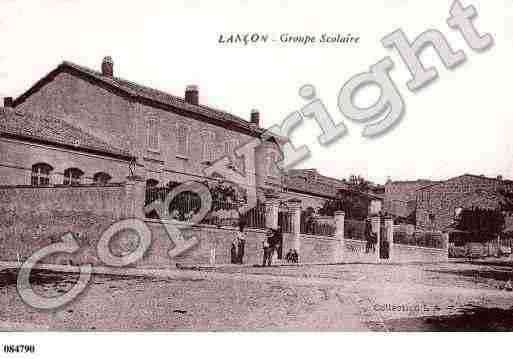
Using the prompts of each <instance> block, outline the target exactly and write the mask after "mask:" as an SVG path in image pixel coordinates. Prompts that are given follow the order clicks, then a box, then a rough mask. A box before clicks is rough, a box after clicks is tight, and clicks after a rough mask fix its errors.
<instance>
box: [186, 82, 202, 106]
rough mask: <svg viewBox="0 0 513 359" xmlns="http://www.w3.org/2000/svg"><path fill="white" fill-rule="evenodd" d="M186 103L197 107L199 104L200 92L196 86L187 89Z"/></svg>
mask: <svg viewBox="0 0 513 359" xmlns="http://www.w3.org/2000/svg"><path fill="white" fill-rule="evenodd" d="M185 102H187V103H190V104H191V105H197V104H198V103H199V90H198V86H196V85H189V86H187V87H186V88H185Z"/></svg>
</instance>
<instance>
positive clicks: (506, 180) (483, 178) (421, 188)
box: [417, 173, 513, 191]
mask: <svg viewBox="0 0 513 359" xmlns="http://www.w3.org/2000/svg"><path fill="white" fill-rule="evenodd" d="M460 177H474V178H478V179H482V180H488V181H496V182H500V183H502V184H508V185H511V184H513V181H511V180H509V179H502V178H497V177H486V176H482V175H475V174H471V173H465V174H462V175H459V176H455V177H451V178H449V179H447V180H445V181H436V182H435V183H432V184H429V185H427V186H422V187H420V188H417V191H423V190H425V189H428V188H432V187H435V186H437V185H441V184H444V183H445V182H448V181H451V180H454V179H456V178H460Z"/></svg>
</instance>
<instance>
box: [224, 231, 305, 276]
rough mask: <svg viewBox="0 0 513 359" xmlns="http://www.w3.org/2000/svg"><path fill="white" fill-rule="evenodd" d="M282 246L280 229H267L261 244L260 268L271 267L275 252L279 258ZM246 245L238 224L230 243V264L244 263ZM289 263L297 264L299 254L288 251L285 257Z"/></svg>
mask: <svg viewBox="0 0 513 359" xmlns="http://www.w3.org/2000/svg"><path fill="white" fill-rule="evenodd" d="M282 244H283V234H282V232H281V230H280V227H278V228H277V229H273V228H269V229H268V230H267V232H266V235H265V239H264V241H263V243H262V248H263V251H264V253H263V261H262V266H263V267H265V266H271V265H272V261H273V256H274V254H275V252H276V253H277V254H278V257H280V255H279V253H280V251H281V246H282ZM245 245H246V236H245V234H244V226H243V225H242V224H239V231H238V232H237V235H236V236H235V238H234V239H233V241H232V245H231V253H230V254H231V263H232V264H243V261H244V247H245ZM285 259H286V260H287V262H289V263H298V262H299V254H298V252H297V251H296V250H295V249H289V252H288V253H287V255H286V256H285Z"/></svg>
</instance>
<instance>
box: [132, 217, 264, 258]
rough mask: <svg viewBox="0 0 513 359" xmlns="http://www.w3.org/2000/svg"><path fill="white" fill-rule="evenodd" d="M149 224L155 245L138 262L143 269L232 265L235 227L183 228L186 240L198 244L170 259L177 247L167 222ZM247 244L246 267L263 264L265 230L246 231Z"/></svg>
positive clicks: (152, 221)
mask: <svg viewBox="0 0 513 359" xmlns="http://www.w3.org/2000/svg"><path fill="white" fill-rule="evenodd" d="M145 222H146V224H147V225H148V226H149V228H150V230H151V232H152V238H153V239H152V244H151V247H150V248H149V250H148V252H147V253H146V255H145V256H144V258H143V259H142V260H141V261H140V262H139V263H138V265H142V266H169V265H174V264H176V263H178V264H184V265H211V264H228V263H230V262H231V247H232V241H233V240H234V239H235V236H236V235H237V231H238V230H237V228H235V227H220V228H219V227H216V226H211V225H204V224H199V225H194V226H192V227H190V228H185V229H181V230H180V231H181V233H182V235H183V237H184V238H185V241H189V240H191V238H192V237H195V238H196V239H197V244H196V245H194V246H192V247H191V248H190V249H189V250H187V251H185V252H183V253H182V254H180V255H178V256H176V257H174V258H170V257H169V253H168V252H169V250H171V249H173V248H174V243H173V242H172V241H171V239H170V238H169V235H168V234H167V232H166V229H165V227H164V224H165V221H164V222H163V223H161V222H160V221H157V220H152V219H147V220H146V221H145ZM244 234H245V237H246V243H245V248H244V258H243V261H244V264H261V263H262V255H263V241H264V238H265V231H263V230H259V229H249V228H246V229H245V230H244Z"/></svg>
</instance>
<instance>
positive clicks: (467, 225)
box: [456, 207, 505, 242]
mask: <svg viewBox="0 0 513 359" xmlns="http://www.w3.org/2000/svg"><path fill="white" fill-rule="evenodd" d="M504 226H505V220H504V214H503V213H502V212H501V211H500V210H499V209H483V208H479V207H472V208H470V209H463V210H462V211H461V214H460V216H459V217H458V219H457V220H456V229H458V230H461V231H465V232H467V233H469V236H470V239H471V240H472V241H473V242H488V241H490V240H492V239H495V238H497V235H498V234H499V233H501V232H502V230H503V229H504Z"/></svg>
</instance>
